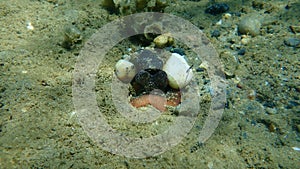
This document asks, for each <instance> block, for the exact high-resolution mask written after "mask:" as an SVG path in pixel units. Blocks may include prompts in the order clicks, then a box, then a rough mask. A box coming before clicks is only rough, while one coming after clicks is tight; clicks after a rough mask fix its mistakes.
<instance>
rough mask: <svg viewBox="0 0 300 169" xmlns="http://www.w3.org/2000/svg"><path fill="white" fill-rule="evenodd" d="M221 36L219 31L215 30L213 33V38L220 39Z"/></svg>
mask: <svg viewBox="0 0 300 169" xmlns="http://www.w3.org/2000/svg"><path fill="white" fill-rule="evenodd" d="M220 35H221V33H220V31H219V30H214V31H212V33H211V37H216V38H217V37H219V36H220Z"/></svg>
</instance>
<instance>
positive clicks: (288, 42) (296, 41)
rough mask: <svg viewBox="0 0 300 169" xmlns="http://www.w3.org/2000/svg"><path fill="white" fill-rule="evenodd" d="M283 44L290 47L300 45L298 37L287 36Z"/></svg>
mask: <svg viewBox="0 0 300 169" xmlns="http://www.w3.org/2000/svg"><path fill="white" fill-rule="evenodd" d="M284 44H285V45H287V46H291V47H296V48H299V47H300V39H298V38H288V39H285V40H284Z"/></svg>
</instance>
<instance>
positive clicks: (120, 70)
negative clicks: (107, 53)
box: [115, 59, 136, 83]
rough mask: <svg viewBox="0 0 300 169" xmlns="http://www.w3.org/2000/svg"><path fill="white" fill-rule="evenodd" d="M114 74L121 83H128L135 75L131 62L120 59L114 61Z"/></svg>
mask: <svg viewBox="0 0 300 169" xmlns="http://www.w3.org/2000/svg"><path fill="white" fill-rule="evenodd" d="M115 73H116V76H117V77H118V79H119V80H121V81H122V82H123V83H129V82H130V81H131V80H132V79H133V78H134V76H135V74H136V70H135V66H134V64H133V63H131V62H129V61H127V60H124V59H121V60H119V61H118V62H117V63H116V71H115Z"/></svg>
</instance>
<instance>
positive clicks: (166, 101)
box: [130, 93, 181, 112]
mask: <svg viewBox="0 0 300 169" xmlns="http://www.w3.org/2000/svg"><path fill="white" fill-rule="evenodd" d="M180 101H181V97H180V93H175V95H172V97H168V98H166V97H163V96H159V95H153V94H148V95H142V96H139V97H136V98H133V99H132V100H131V101H130V103H131V105H132V106H134V107H136V108H139V107H144V106H147V105H149V104H150V105H152V106H153V107H155V108H156V109H157V110H159V111H161V112H164V111H166V106H177V105H179V104H180Z"/></svg>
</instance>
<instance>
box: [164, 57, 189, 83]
mask: <svg viewBox="0 0 300 169" xmlns="http://www.w3.org/2000/svg"><path fill="white" fill-rule="evenodd" d="M163 70H164V71H165V72H166V73H167V75H168V81H169V85H170V86H171V87H172V88H174V89H178V88H183V87H185V86H186V85H188V84H189V82H190V81H191V80H192V77H193V71H192V70H191V68H190V66H189V65H188V63H187V62H186V60H185V59H184V57H183V56H181V55H179V54H177V53H172V55H171V57H170V58H169V59H168V60H167V62H166V63H165V65H164V67H163Z"/></svg>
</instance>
